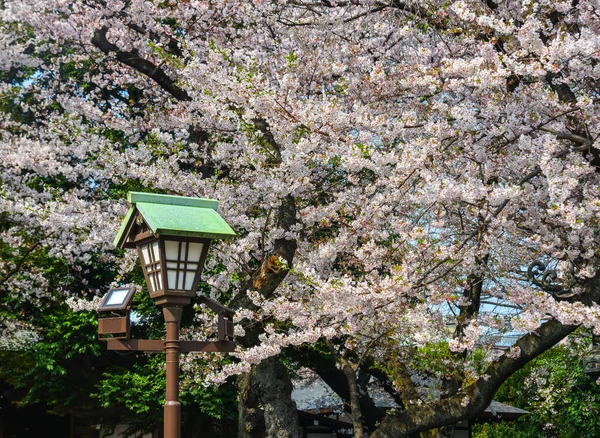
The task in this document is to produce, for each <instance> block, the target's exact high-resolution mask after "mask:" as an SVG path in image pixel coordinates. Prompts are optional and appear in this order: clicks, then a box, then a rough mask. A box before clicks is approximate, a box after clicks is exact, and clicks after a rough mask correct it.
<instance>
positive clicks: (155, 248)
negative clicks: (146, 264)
mask: <svg viewBox="0 0 600 438" xmlns="http://www.w3.org/2000/svg"><path fill="white" fill-rule="evenodd" d="M152 255H153V256H154V260H155V261H157V262H160V250H159V247H158V241H154V242H152Z"/></svg>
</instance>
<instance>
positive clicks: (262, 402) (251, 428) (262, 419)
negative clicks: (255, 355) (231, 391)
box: [238, 357, 302, 438]
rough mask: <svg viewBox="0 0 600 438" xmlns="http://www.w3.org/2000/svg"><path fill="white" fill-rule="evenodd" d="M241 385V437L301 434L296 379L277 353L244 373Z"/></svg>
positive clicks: (278, 437)
mask: <svg viewBox="0 0 600 438" xmlns="http://www.w3.org/2000/svg"><path fill="white" fill-rule="evenodd" d="M238 387H239V391H240V402H239V432H238V436H239V437H240V438H301V436H302V431H301V429H300V426H299V422H298V414H297V410H296V404H295V403H294V402H293V401H292V398H291V394H292V382H291V380H290V376H289V375H288V372H287V369H286V368H285V366H284V365H283V364H282V363H281V362H279V360H278V359H277V358H276V357H271V358H269V359H266V360H264V361H262V362H261V363H260V364H258V365H256V366H253V367H252V371H251V372H250V373H246V374H243V375H242V376H240V377H239V380H238Z"/></svg>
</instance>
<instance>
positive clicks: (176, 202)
mask: <svg viewBox="0 0 600 438" xmlns="http://www.w3.org/2000/svg"><path fill="white" fill-rule="evenodd" d="M127 200H128V201H129V203H130V204H131V208H130V209H129V211H128V212H127V215H126V216H125V219H124V220H123V223H122V224H121V229H120V230H119V233H118V234H117V237H116V238H115V241H114V245H115V246H116V247H119V248H123V247H124V245H125V242H126V240H127V237H128V236H127V234H128V230H130V229H131V224H132V222H133V220H135V217H136V216H137V214H136V213H138V214H140V215H141V216H142V218H143V219H144V221H145V222H146V224H147V225H148V227H149V228H150V229H151V230H152V232H153V233H154V234H155V235H157V236H159V235H161V234H162V235H168V236H189V237H204V238H208V239H224V238H227V237H232V236H235V235H236V234H235V232H234V231H233V230H232V229H231V227H230V226H229V225H228V224H227V222H225V220H224V219H223V218H222V217H221V216H220V215H219V213H217V207H218V202H217V201H215V200H214V199H203V198H190V197H186V196H170V195H157V194H153V193H140V192H129V194H128V195H127Z"/></svg>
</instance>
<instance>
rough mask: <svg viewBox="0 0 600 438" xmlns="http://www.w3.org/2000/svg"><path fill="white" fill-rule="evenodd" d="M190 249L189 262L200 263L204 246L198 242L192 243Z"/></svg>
mask: <svg viewBox="0 0 600 438" xmlns="http://www.w3.org/2000/svg"><path fill="white" fill-rule="evenodd" d="M189 246H190V248H189V250H188V257H187V261H188V262H192V263H198V262H200V257H201V256H202V248H203V247H204V244H202V243H197V242H190V244H189Z"/></svg>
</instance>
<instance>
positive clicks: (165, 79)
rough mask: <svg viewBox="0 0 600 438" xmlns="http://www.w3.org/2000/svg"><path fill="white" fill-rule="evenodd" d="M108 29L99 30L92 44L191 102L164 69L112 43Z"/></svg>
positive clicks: (179, 98)
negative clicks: (109, 39)
mask: <svg viewBox="0 0 600 438" xmlns="http://www.w3.org/2000/svg"><path fill="white" fill-rule="evenodd" d="M107 32H108V27H107V26H103V27H102V28H101V29H97V30H96V31H95V32H94V36H93V37H92V44H93V45H94V46H96V47H97V48H98V49H99V50H101V51H102V52H103V53H104V54H106V55H108V54H110V53H111V52H112V53H114V54H115V56H116V58H117V60H118V61H120V62H122V63H123V64H125V65H127V66H129V67H131V68H133V69H134V70H136V71H138V72H140V73H142V74H144V75H146V76H148V77H149V78H150V79H152V80H153V81H154V82H156V83H157V84H158V85H159V86H160V87H161V88H162V89H164V90H165V91H167V92H168V93H170V94H171V95H172V96H173V97H174V98H175V99H177V100H190V97H189V96H188V94H187V92H186V91H185V90H183V89H182V88H180V87H178V86H177V85H176V84H175V81H174V80H173V79H171V78H170V77H169V75H167V74H166V73H165V72H164V70H163V69H161V68H160V67H159V66H157V65H155V64H154V63H152V62H150V61H148V60H147V59H144V58H142V57H141V56H139V55H138V54H137V53H135V52H126V51H122V50H120V49H119V47H117V45H115V44H113V43H111V42H109V41H108V39H107V38H106V33H107Z"/></svg>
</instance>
